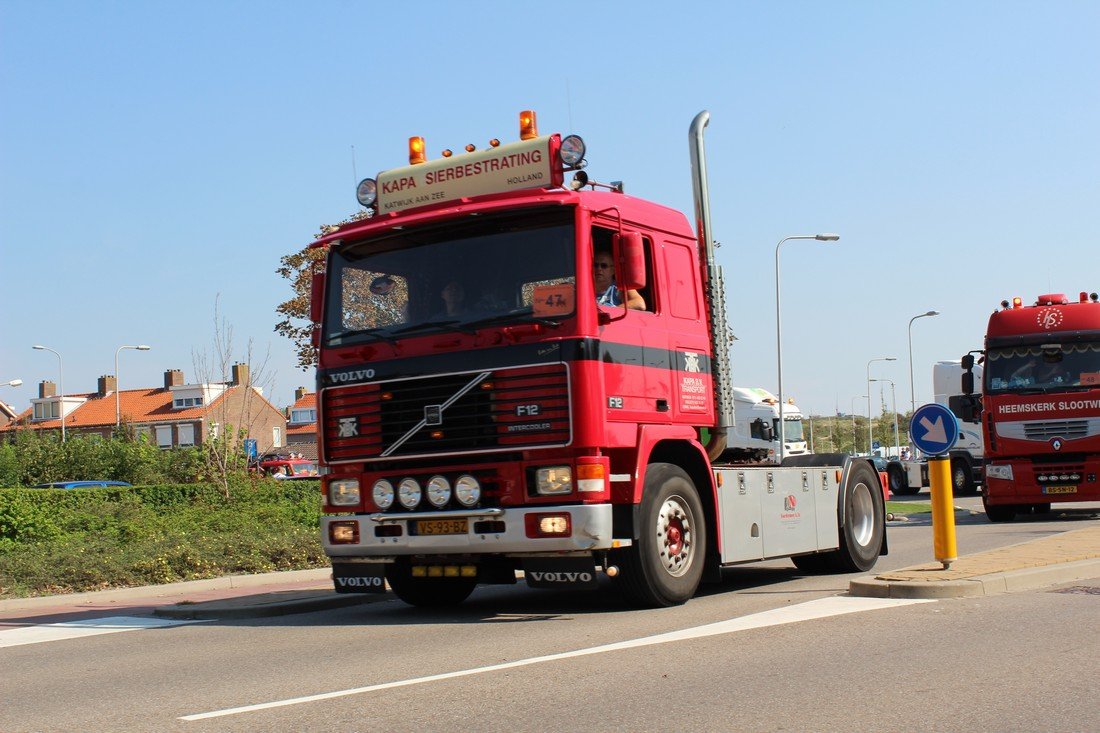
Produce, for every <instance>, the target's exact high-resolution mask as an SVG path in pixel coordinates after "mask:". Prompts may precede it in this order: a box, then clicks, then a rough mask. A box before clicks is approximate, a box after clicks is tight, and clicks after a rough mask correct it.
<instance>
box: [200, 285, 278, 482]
mask: <svg viewBox="0 0 1100 733" xmlns="http://www.w3.org/2000/svg"><path fill="white" fill-rule="evenodd" d="M219 298H220V296H219V297H217V298H215V299H214V341H213V353H212V354H208V353H206V352H192V354H191V357H192V361H193V362H194V368H195V377H196V379H197V380H198V381H199V383H200V384H211V383H215V382H222V383H228V382H230V380H231V375H232V374H233V372H234V371H236V372H237V373H238V374H240V375H243V376H244V379H243V382H242V383H239V384H237V385H235V387H233V388H231V389H232V391H229V390H227V391H226V392H225V393H223V394H222V395H221V396H220V397H218V398H217V399H216V402H215V403H214V406H213V407H212V409H211V411H210V413H209V414H210V416H211V419H212V420H213V422H212V424H211V425H210V428H209V431H208V433H207V435H205V436H204V437H203V441H202V452H201V461H202V472H203V474H204V476H205V478H206V479H207V480H209V481H214V482H217V483H218V484H219V485H220V486H221V488H222V493H223V494H225V496H226V498H228V497H229V482H230V479H231V478H232V477H233V476H235V475H236V476H243V475H244V474H245V473H246V471H247V469H248V456H247V454H246V453H245V449H244V441H245V439H246V438H247V437H248V436H249V434H250V432H251V430H252V427H253V424H254V422H255V420H256V415H257V414H258V411H255V410H253V405H254V404H255V403H256V401H257V400H261V399H263V398H262V397H261V393H260V391H259V390H262V389H263V387H264V386H269V385H267V382H269V381H270V379H269V378H268V377H266V376H265V375H264V370H265V369H266V367H267V362H268V356H267V355H265V356H264V358H263V361H261V362H260V363H259V365H256V364H255V358H254V354H253V343H252V339H249V340H248V343H247V345H246V347H245V353H244V361H243V362H241V361H239V360H237V359H236V358H235V356H234V344H233V327H232V326H231V325H229V324H228V323H227V322H226V320H225V319H224V318H222V317H221V314H220V312H219V309H218V300H219ZM242 366H243V367H244V369H241V367H242ZM235 368H236V369H235ZM234 381H235V380H234ZM257 388H259V390H258V389H257Z"/></svg>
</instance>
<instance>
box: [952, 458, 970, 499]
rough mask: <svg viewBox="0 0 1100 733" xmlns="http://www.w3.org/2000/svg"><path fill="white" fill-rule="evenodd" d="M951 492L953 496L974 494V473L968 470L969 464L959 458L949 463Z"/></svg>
mask: <svg viewBox="0 0 1100 733" xmlns="http://www.w3.org/2000/svg"><path fill="white" fill-rule="evenodd" d="M951 490H952V491H953V492H954V495H955V496H970V495H971V494H973V493H974V472H973V471H971V470H970V464H969V463H967V462H966V461H964V460H962V459H961V458H955V459H953V460H952V461H951Z"/></svg>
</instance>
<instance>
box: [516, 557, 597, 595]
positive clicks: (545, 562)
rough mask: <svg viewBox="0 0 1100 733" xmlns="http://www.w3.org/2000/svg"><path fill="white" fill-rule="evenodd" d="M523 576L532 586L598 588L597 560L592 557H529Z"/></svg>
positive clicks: (526, 560) (569, 588) (579, 588)
mask: <svg viewBox="0 0 1100 733" xmlns="http://www.w3.org/2000/svg"><path fill="white" fill-rule="evenodd" d="M523 576H524V577H525V578H526V579H527V586H528V587H530V588H557V589H559V590H587V589H593V588H596V586H597V585H598V584H597V583H596V561H595V560H594V559H593V558H591V557H548V558H541V557H529V558H525V559H524V560H523Z"/></svg>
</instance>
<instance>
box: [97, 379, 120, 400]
mask: <svg viewBox="0 0 1100 733" xmlns="http://www.w3.org/2000/svg"><path fill="white" fill-rule="evenodd" d="M117 389H118V380H117V379H116V378H115V376H114V375H113V374H104V375H103V376H102V377H100V378H99V389H98V390H97V391H98V392H99V396H100V397H106V396H107V395H109V394H111V393H112V392H114V391H115V390H117Z"/></svg>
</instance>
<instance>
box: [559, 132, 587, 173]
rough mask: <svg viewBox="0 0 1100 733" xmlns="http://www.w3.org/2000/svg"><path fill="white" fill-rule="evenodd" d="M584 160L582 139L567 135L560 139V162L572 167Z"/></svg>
mask: <svg viewBox="0 0 1100 733" xmlns="http://www.w3.org/2000/svg"><path fill="white" fill-rule="evenodd" d="M582 160H584V140H581V139H580V138H579V137H578V136H576V135H569V136H567V137H564V138H562V141H561V162H562V163H565V164H566V165H567V166H569V167H570V168H572V167H573V166H575V165H577V163H580V162H581V161H582Z"/></svg>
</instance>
